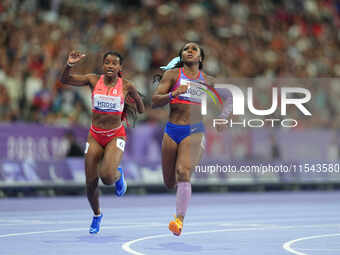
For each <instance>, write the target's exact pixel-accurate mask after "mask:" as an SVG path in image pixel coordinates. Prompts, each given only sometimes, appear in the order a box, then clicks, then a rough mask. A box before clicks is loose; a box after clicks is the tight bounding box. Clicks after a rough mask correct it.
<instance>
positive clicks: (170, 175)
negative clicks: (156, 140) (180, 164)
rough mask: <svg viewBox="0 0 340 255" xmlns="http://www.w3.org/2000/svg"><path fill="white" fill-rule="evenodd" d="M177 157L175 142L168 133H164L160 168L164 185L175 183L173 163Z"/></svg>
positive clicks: (170, 185)
mask: <svg viewBox="0 0 340 255" xmlns="http://www.w3.org/2000/svg"><path fill="white" fill-rule="evenodd" d="M176 157H177V143H175V142H174V141H173V140H172V139H171V138H170V137H169V136H168V134H166V133H165V134H164V136H163V141H162V169H163V178H164V182H165V184H166V186H167V187H168V188H171V187H173V186H174V185H175V183H176V179H175V177H176V175H175V165H176Z"/></svg>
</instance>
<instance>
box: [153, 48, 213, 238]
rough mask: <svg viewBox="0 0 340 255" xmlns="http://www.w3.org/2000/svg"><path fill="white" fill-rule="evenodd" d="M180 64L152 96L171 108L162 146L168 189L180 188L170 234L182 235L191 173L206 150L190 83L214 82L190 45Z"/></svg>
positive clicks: (198, 106)
mask: <svg viewBox="0 0 340 255" xmlns="http://www.w3.org/2000/svg"><path fill="white" fill-rule="evenodd" d="M179 60H180V62H179V63H178V64H177V65H176V66H175V68H172V69H170V70H167V71H166V72H165V73H164V74H163V76H162V79H161V81H160V83H159V86H158V88H157V89H156V91H155V93H154V94H153V96H152V105H153V107H158V106H164V105H166V104H170V116H169V122H168V123H167V124H166V127H165V133H164V137H163V142H162V168H163V179H164V183H165V185H166V187H167V188H174V187H175V186H176V187H177V193H176V217H175V219H174V220H173V221H171V222H170V223H169V230H170V231H171V232H172V233H173V234H174V235H177V236H178V235H180V234H181V232H182V228H183V220H184V217H185V213H186V211H187V208H188V204H189V201H190V198H191V183H190V178H191V173H192V170H193V168H194V166H195V165H197V164H198V163H199V161H200V158H201V155H202V152H203V150H204V143H205V142H204V126H203V123H202V116H201V103H200V97H199V94H201V92H202V91H201V90H199V89H195V86H188V85H189V84H190V83H191V82H197V83H202V82H203V83H205V84H208V85H212V84H213V81H214V79H213V78H212V77H210V76H208V75H206V74H205V73H203V72H201V71H200V70H201V69H202V63H203V60H204V51H203V50H202V49H201V48H200V47H199V45H198V44H196V43H193V42H190V43H187V44H185V45H184V47H183V48H182V49H181V50H180V52H179ZM169 64H170V63H169Z"/></svg>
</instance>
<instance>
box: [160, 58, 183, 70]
mask: <svg viewBox="0 0 340 255" xmlns="http://www.w3.org/2000/svg"><path fill="white" fill-rule="evenodd" d="M179 62H181V58H180V57H175V58H173V59H172V60H171V61H170V62H169V64H167V65H166V66H161V67H160V69H162V70H163V71H167V70H170V69H172V68H174V67H175V66H176V65H177V64H178V63H179Z"/></svg>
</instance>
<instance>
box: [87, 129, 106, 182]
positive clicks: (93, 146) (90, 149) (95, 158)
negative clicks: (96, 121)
mask: <svg viewBox="0 0 340 255" xmlns="http://www.w3.org/2000/svg"><path fill="white" fill-rule="evenodd" d="M103 155H104V148H103V147H102V146H101V145H100V144H98V143H97V141H96V140H95V139H94V138H93V137H92V136H91V134H89V135H88V139H87V145H86V148H85V174H86V182H90V181H92V180H94V179H96V178H97V177H98V165H99V163H100V162H101V160H102V158H103Z"/></svg>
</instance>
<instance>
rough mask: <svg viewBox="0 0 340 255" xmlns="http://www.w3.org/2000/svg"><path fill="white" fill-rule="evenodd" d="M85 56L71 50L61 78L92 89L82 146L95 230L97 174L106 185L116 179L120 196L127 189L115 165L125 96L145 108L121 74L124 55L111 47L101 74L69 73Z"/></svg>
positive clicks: (121, 141)
mask: <svg viewBox="0 0 340 255" xmlns="http://www.w3.org/2000/svg"><path fill="white" fill-rule="evenodd" d="M84 57H85V55H84V54H80V53H79V52H75V51H73V52H71V53H70V55H69V57H68V61H67V65H66V67H65V69H64V72H63V74H62V78H61V82H62V83H64V84H68V85H73V86H89V87H90V89H91V92H92V112H93V114H92V125H91V128H90V131H89V135H88V140H87V143H86V148H85V173H86V191H87V198H88V200H89V203H90V205H91V208H92V210H93V213H94V216H93V219H92V223H91V226H90V233H91V234H95V233H98V232H99V228H100V222H101V219H102V217H103V214H102V212H101V211H100V207H99V189H98V180H99V178H100V179H101V180H102V182H103V183H104V184H105V185H112V184H113V183H115V186H116V190H115V194H116V195H117V196H119V197H120V196H122V195H124V193H125V192H126V189H127V184H126V181H125V179H124V173H123V170H122V169H121V168H120V167H118V166H119V163H120V160H121V159H122V156H123V152H124V147H125V142H126V134H125V128H124V126H123V125H122V114H124V113H125V112H126V109H127V107H129V106H128V104H127V102H126V98H127V97H131V98H132V99H134V102H135V106H136V108H137V111H138V112H139V113H143V112H144V104H143V101H142V99H141V97H140V96H139V94H138V92H137V90H136V89H135V87H134V86H133V85H132V84H131V83H130V82H128V81H127V80H125V79H123V78H122V77H121V70H122V62H123V58H122V57H121V55H120V54H119V53H117V52H113V51H110V52H107V53H106V54H105V55H104V57H103V71H104V74H103V75H97V74H85V75H79V74H71V73H70V71H71V69H72V66H74V65H75V64H76V63H78V62H79V61H80V60H81V59H82V58H84ZM129 101H131V100H129ZM130 107H131V106H130ZM99 163H101V164H100V165H99Z"/></svg>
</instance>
